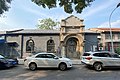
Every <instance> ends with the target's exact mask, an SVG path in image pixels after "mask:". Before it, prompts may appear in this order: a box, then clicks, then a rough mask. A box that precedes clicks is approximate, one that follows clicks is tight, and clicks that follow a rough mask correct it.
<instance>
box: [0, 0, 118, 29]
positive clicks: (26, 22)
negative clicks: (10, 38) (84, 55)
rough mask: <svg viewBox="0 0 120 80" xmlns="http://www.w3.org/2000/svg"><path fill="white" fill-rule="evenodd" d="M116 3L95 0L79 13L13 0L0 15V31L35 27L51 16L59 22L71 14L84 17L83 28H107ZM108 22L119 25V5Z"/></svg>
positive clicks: (116, 1)
mask: <svg viewBox="0 0 120 80" xmlns="http://www.w3.org/2000/svg"><path fill="white" fill-rule="evenodd" d="M118 3H120V0H95V1H94V2H92V3H91V5H90V6H88V7H86V8H85V9H84V10H83V11H82V13H81V14H78V13H76V12H75V11H74V12H73V13H72V14H68V13H65V12H64V9H63V7H59V6H58V7H57V8H52V9H48V8H42V7H41V6H37V5H36V4H35V3H33V2H32V1H31V0H13V1H12V3H11V4H10V7H11V8H10V9H9V11H7V12H5V13H4V14H2V15H1V17H0V31H11V30H18V29H37V27H36V25H37V24H38V21H39V20H42V19H46V18H51V19H53V20H54V21H59V22H60V21H61V20H62V19H65V18H67V17H69V16H71V15H74V16H76V17H78V18H80V19H84V22H83V23H84V25H85V29H89V28H98V27H99V28H109V27H110V26H109V18H110V14H111V12H112V11H113V10H114V9H115V7H116V6H117V4H118ZM110 23H111V27H114V28H116V27H120V7H118V8H117V9H116V10H115V11H114V12H113V14H112V16H111V19H110Z"/></svg>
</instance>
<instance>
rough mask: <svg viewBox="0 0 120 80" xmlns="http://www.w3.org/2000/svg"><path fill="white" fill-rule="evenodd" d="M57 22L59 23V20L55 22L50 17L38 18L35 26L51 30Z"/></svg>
mask: <svg viewBox="0 0 120 80" xmlns="http://www.w3.org/2000/svg"><path fill="white" fill-rule="evenodd" d="M57 24H59V22H55V21H53V20H52V19H51V18H47V19H42V20H40V21H39V23H38V25H37V27H38V28H39V29H51V30H53V29H54V27H55V26H57Z"/></svg>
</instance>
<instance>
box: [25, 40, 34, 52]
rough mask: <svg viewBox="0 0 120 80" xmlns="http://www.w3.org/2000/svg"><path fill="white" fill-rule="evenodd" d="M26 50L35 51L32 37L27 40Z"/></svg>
mask: <svg viewBox="0 0 120 80" xmlns="http://www.w3.org/2000/svg"><path fill="white" fill-rule="evenodd" d="M26 52H31V53H32V52H34V41H33V40H32V39H29V40H28V41H27V42H26Z"/></svg>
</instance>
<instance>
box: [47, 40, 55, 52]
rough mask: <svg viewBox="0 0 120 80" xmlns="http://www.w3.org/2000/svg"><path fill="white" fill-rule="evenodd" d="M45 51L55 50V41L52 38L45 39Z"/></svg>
mask: <svg viewBox="0 0 120 80" xmlns="http://www.w3.org/2000/svg"><path fill="white" fill-rule="evenodd" d="M47 52H55V43H54V41H53V40H52V39H50V40H48V41H47Z"/></svg>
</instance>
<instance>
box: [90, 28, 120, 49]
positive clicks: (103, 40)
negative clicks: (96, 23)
mask: <svg viewBox="0 0 120 80" xmlns="http://www.w3.org/2000/svg"><path fill="white" fill-rule="evenodd" d="M89 30H91V31H95V32H99V33H100V35H99V36H98V39H99V43H98V44H99V47H101V49H103V50H108V51H111V48H112V47H111V37H110V28H91V29H89ZM111 32H112V41H113V48H114V50H115V49H117V48H119V47H120V28H111Z"/></svg>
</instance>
